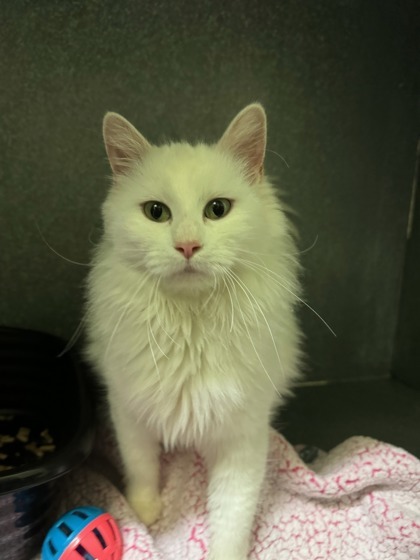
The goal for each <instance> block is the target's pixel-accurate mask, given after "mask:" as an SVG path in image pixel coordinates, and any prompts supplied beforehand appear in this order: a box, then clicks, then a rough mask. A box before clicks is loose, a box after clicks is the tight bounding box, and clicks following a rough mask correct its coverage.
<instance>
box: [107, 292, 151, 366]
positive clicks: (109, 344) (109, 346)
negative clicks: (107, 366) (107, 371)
mask: <svg viewBox="0 0 420 560" xmlns="http://www.w3.org/2000/svg"><path fill="white" fill-rule="evenodd" d="M143 284H144V282H141V283H140V284H139V285H138V287H137V289H136V291H135V292H134V294H133V295H132V296H131V298H130V299H129V301H128V302H127V303H126V304H125V306H124V308H123V310H122V312H121V315H120V317H119V319H118V321H117V322H116V323H115V327H114V328H113V330H112V333H111V336H110V339H109V342H108V344H107V347H106V350H105V359H106V358H107V356H108V352H109V349H110V348H111V345H112V342H113V340H114V337H115V334H116V332H117V330H118V328H119V326H120V324H121V321H122V320H123V319H124V317H125V315H126V313H127V311H128V309H129V307H130V306H131V304H132V303H133V301H134V300H135V298H136V296H137V294H138V293H139V291H140V289H141V288H142V287H143Z"/></svg>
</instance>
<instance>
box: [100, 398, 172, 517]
mask: <svg viewBox="0 0 420 560" xmlns="http://www.w3.org/2000/svg"><path fill="white" fill-rule="evenodd" d="M111 416H112V420H113V423H114V427H115V431H116V436H117V440H118V445H119V449H120V453H121V457H122V460H123V463H124V467H125V475H126V495H127V500H128V502H129V503H130V505H131V506H132V508H133V509H134V511H135V512H136V514H137V515H138V517H139V519H140V520H141V521H142V522H143V523H145V524H146V525H151V524H152V523H154V522H155V521H156V520H157V519H158V517H159V515H160V513H161V509H162V502H161V498H160V493H159V454H160V446H159V442H158V441H157V440H156V439H155V438H154V437H153V436H152V434H150V432H149V431H148V430H147V429H146V428H145V427H144V426H142V425H141V424H139V423H138V422H135V421H134V420H133V419H132V418H131V417H130V416H129V414H128V413H127V412H126V411H125V410H123V409H121V408H120V407H119V406H115V405H114V406H113V404H112V403H111Z"/></svg>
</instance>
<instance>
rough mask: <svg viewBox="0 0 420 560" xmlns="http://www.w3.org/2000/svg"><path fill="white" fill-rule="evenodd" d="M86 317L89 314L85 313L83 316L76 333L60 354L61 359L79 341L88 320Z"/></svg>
mask: <svg viewBox="0 0 420 560" xmlns="http://www.w3.org/2000/svg"><path fill="white" fill-rule="evenodd" d="M86 317H87V313H85V314H84V315H83V317H82V320H81V321H80V323H79V324H78V325H77V327H76V330H75V331H74V333H73V334H72V335H71V337H70V340H69V341H68V342H67V344H66V345H65V347H64V349H63V350H62V351H61V352H60V353H59V354H58V357H59V358H62V357H63V356H64V354H67V352H68V351H69V350H71V349H72V348H73V346H74V345H75V344H76V342H77V341H78V340H79V338H80V335H81V334H82V332H83V325H84V322H85V320H86Z"/></svg>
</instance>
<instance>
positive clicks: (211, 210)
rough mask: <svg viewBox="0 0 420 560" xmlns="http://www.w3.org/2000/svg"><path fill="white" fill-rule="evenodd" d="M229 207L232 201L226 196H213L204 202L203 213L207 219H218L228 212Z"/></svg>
mask: <svg viewBox="0 0 420 560" xmlns="http://www.w3.org/2000/svg"><path fill="white" fill-rule="evenodd" d="M231 208H232V202H231V201H230V200H228V199H227V198H215V199H214V200H210V202H208V203H207V204H206V207H205V208H204V215H205V217H206V218H208V219H209V220H220V218H224V217H225V216H226V214H229V212H230V209H231Z"/></svg>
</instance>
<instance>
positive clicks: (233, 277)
mask: <svg viewBox="0 0 420 560" xmlns="http://www.w3.org/2000/svg"><path fill="white" fill-rule="evenodd" d="M225 273H226V275H227V276H229V277H230V278H232V280H234V281H235V282H236V283H237V284H238V286H239V287H240V288H241V290H242V291H243V293H244V294H245V297H246V298H247V300H248V302H249V306H250V308H251V309H252V313H253V314H254V319H255V324H256V326H257V327H258V332H260V322H259V321H258V317H257V313H256V311H255V307H254V306H253V304H252V301H251V298H250V297H249V295H248V294H247V292H246V291H245V290H244V288H243V287H242V286H241V284H240V281H239V282H238V280H239V278H238V277H237V276H236V274H235V275H234V273H233V272H232V271H231V270H228V269H226V270H225Z"/></svg>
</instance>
